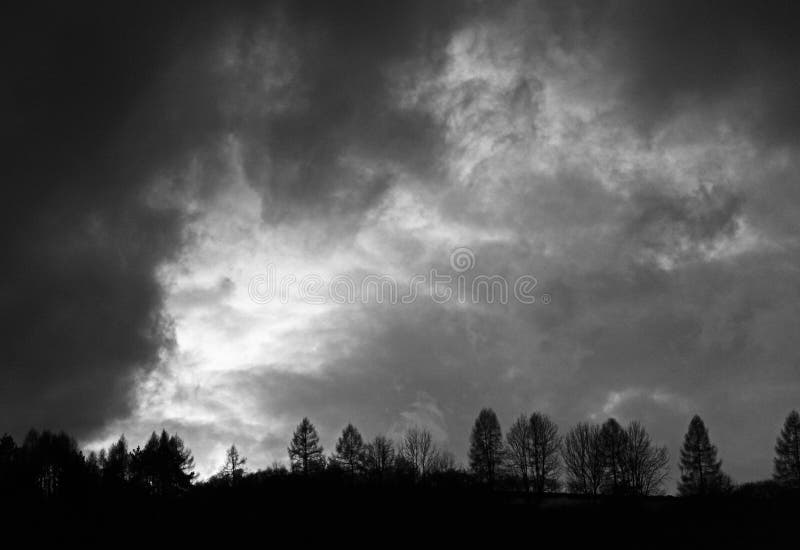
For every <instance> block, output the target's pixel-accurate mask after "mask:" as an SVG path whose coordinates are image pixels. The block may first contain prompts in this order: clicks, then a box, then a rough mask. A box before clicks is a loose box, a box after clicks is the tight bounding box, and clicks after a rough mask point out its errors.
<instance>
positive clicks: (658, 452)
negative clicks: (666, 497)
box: [624, 421, 669, 496]
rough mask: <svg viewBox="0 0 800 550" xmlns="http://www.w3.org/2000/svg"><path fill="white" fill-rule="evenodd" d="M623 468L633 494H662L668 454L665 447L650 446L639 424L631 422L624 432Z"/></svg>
mask: <svg viewBox="0 0 800 550" xmlns="http://www.w3.org/2000/svg"><path fill="white" fill-rule="evenodd" d="M624 468H625V470H626V474H627V478H628V482H629V490H630V491H631V492H632V493H633V494H636V495H642V496H647V495H657V494H662V493H663V492H664V482H665V481H666V480H667V476H668V472H669V453H668V452H667V448H666V447H656V446H655V445H653V444H652V442H651V441H650V436H649V435H648V434H647V431H645V429H644V427H643V426H642V425H641V424H640V423H639V422H635V421H634V422H631V423H630V424H629V425H628V429H627V430H626V437H625V451H624Z"/></svg>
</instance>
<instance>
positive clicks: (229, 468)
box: [217, 445, 247, 486]
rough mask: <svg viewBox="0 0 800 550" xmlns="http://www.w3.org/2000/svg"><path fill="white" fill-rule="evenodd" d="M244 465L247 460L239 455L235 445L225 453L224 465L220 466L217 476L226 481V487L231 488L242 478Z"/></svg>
mask: <svg viewBox="0 0 800 550" xmlns="http://www.w3.org/2000/svg"><path fill="white" fill-rule="evenodd" d="M246 463H247V459H246V458H245V457H243V456H241V455H240V454H239V449H237V448H236V445H231V447H230V448H229V449H228V450H227V451H226V452H225V464H223V465H222V468H221V469H220V471H219V474H217V475H218V476H219V477H220V478H222V479H224V480H225V481H227V483H228V485H231V486H233V485H235V484H236V483H238V482H239V481H240V480H241V479H242V476H244V465H245V464H246Z"/></svg>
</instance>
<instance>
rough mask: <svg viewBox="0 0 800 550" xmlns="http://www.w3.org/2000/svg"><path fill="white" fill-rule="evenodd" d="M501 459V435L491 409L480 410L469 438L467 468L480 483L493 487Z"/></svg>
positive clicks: (498, 424) (495, 416) (498, 423)
mask: <svg viewBox="0 0 800 550" xmlns="http://www.w3.org/2000/svg"><path fill="white" fill-rule="evenodd" d="M502 457H503V434H502V432H501V430H500V422H499V421H498V420H497V415H496V414H495V413H494V411H493V410H492V409H482V410H481V412H480V413H478V418H476V419H475V424H474V425H473V426H472V433H471V434H470V438H469V466H470V468H471V469H472V471H473V472H474V473H475V475H476V476H477V477H478V479H480V480H481V481H484V482H486V483H488V484H489V486H490V487H491V486H492V485H494V481H495V477H496V475H497V471H498V470H499V467H500V464H501V460H502Z"/></svg>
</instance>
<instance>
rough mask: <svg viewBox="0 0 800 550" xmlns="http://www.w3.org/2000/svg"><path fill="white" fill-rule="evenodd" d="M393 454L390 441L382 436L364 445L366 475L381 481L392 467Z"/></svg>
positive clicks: (392, 446)
mask: <svg viewBox="0 0 800 550" xmlns="http://www.w3.org/2000/svg"><path fill="white" fill-rule="evenodd" d="M394 459H395V452H394V445H393V444H392V441H391V440H390V439H388V438H386V437H384V436H382V435H379V436H377V437H375V439H373V440H372V441H371V442H370V443H367V444H366V445H364V468H365V469H366V471H367V473H369V474H370V475H373V476H375V477H377V478H378V479H383V477H384V476H385V475H386V473H387V472H388V471H389V470H390V469H391V468H392V466H393V465H394Z"/></svg>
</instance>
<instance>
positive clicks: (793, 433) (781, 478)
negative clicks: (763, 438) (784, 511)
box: [773, 411, 800, 489]
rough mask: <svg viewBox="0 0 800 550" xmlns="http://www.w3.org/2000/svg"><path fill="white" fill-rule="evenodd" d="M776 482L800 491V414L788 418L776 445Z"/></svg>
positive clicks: (792, 413)
mask: <svg viewBox="0 0 800 550" xmlns="http://www.w3.org/2000/svg"><path fill="white" fill-rule="evenodd" d="M773 478H774V479H775V481H777V482H778V483H780V484H781V485H784V486H786V487H790V488H793V489H800V414H798V413H797V411H792V412H791V413H789V416H787V417H786V421H785V422H784V424H783V429H782V430H781V435H780V437H778V442H777V443H776V445H775V473H774V474H773Z"/></svg>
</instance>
